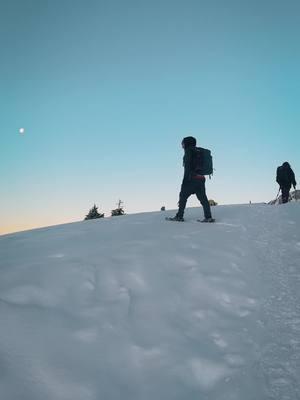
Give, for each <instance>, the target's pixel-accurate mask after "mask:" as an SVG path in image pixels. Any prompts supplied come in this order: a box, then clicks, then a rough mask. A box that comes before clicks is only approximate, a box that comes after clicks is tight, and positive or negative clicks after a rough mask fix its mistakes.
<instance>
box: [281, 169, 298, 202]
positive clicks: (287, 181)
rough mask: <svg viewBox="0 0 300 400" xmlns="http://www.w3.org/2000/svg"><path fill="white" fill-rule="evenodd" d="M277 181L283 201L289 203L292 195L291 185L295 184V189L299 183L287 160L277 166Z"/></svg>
mask: <svg viewBox="0 0 300 400" xmlns="http://www.w3.org/2000/svg"><path fill="white" fill-rule="evenodd" d="M276 182H277V183H278V185H279V187H280V190H281V194H282V195H281V199H282V203H287V202H288V201H289V197H290V190H291V186H292V185H293V186H294V189H296V185H297V182H296V180H295V174H294V171H293V170H292V168H291V166H290V164H289V163H288V162H287V161H286V162H284V163H283V164H282V165H281V166H280V167H278V168H277V173H276Z"/></svg>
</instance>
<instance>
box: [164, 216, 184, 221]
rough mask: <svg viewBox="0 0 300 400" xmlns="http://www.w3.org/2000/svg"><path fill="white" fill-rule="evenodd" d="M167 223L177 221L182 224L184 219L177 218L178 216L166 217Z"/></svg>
mask: <svg viewBox="0 0 300 400" xmlns="http://www.w3.org/2000/svg"><path fill="white" fill-rule="evenodd" d="M166 220H167V221H177V222H183V221H184V219H183V217H178V215H175V216H174V217H166Z"/></svg>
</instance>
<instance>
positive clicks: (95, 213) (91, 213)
mask: <svg viewBox="0 0 300 400" xmlns="http://www.w3.org/2000/svg"><path fill="white" fill-rule="evenodd" d="M103 217H104V214H100V213H98V207H97V206H96V204H94V207H93V208H91V209H90V211H89V213H88V214H87V215H86V216H85V218H84V220H85V221H86V220H88V219H96V218H103Z"/></svg>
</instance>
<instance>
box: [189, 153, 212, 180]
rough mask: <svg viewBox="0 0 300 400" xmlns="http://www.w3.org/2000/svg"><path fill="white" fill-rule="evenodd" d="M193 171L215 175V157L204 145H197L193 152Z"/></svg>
mask: <svg viewBox="0 0 300 400" xmlns="http://www.w3.org/2000/svg"><path fill="white" fill-rule="evenodd" d="M192 163H193V171H194V172H195V173H196V174H198V175H213V172H214V171H213V159H212V155H211V151H210V150H208V149H204V148H203V147H195V149H194V152H193V159H192Z"/></svg>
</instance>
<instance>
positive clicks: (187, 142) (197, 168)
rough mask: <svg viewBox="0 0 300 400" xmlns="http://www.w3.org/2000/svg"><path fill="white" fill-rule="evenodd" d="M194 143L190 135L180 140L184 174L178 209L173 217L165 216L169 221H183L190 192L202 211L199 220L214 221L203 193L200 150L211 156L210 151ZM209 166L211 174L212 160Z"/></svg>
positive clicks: (203, 181) (203, 180) (203, 179)
mask: <svg viewBox="0 0 300 400" xmlns="http://www.w3.org/2000/svg"><path fill="white" fill-rule="evenodd" d="M196 143H197V141H196V139H195V138H194V137H192V136H188V137H185V138H184V139H183V140H182V142H181V145H182V148H183V149H184V157H183V166H184V176H183V181H182V184H181V191H180V194H179V202H178V206H179V209H178V212H177V214H176V215H175V216H174V217H170V218H167V219H168V220H170V221H184V219H183V214H184V210H185V206H186V203H187V200H188V198H189V197H190V196H191V195H192V194H196V196H197V198H198V200H199V201H200V203H201V204H202V207H203V211H204V219H203V220H202V221H201V222H214V219H213V218H212V216H211V211H210V205H209V202H208V199H207V197H206V193H205V176H204V173H205V172H206V171H204V170H203V165H201V154H203V153H201V151H202V152H203V151H205V152H209V157H210V158H211V156H210V151H209V150H205V149H202V148H197V147H196ZM202 161H203V157H202ZM202 164H203V163H202ZM201 168H202V169H201ZM210 168H211V172H209V173H210V174H212V161H211V167H210ZM203 171H204V172H203ZM201 172H202V173H201Z"/></svg>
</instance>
